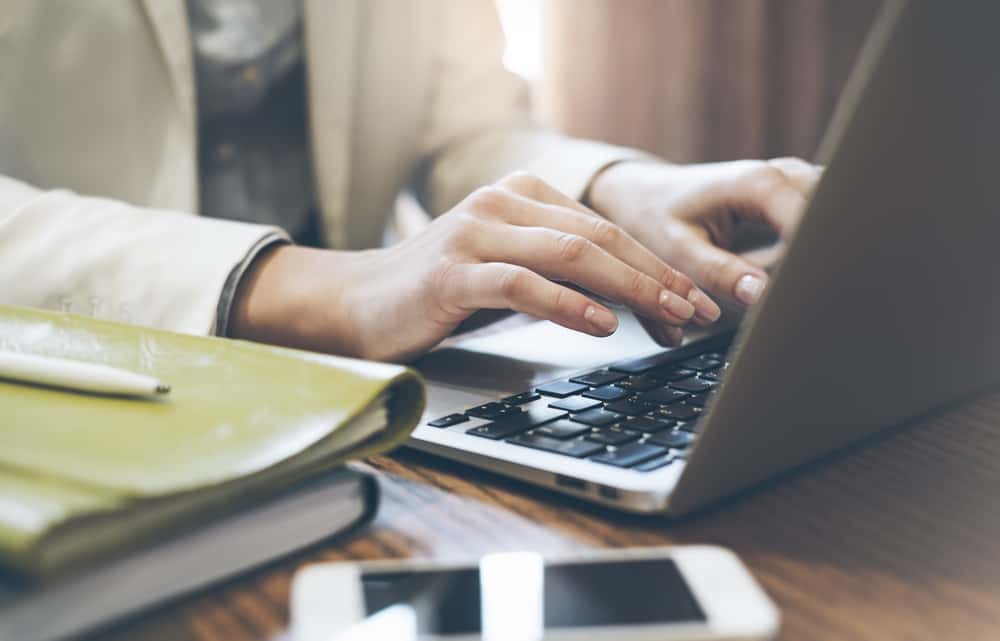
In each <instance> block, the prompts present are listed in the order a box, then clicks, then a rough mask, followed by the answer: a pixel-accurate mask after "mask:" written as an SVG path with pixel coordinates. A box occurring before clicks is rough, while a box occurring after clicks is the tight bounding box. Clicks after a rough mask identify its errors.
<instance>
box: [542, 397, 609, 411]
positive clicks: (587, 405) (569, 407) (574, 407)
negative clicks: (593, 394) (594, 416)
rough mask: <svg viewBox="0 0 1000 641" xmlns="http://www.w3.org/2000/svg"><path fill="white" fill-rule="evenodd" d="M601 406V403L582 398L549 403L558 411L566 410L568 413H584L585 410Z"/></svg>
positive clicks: (570, 398) (562, 399) (563, 399)
mask: <svg viewBox="0 0 1000 641" xmlns="http://www.w3.org/2000/svg"><path fill="white" fill-rule="evenodd" d="M600 406H601V402H600V401H595V400H594V399H592V398H583V397H582V396H570V397H569V398H561V399H559V400H558V401H553V402H551V403H549V407H554V408H556V409H557V410H566V411H567V412H582V411H583V410H589V409H593V408H595V407H600Z"/></svg>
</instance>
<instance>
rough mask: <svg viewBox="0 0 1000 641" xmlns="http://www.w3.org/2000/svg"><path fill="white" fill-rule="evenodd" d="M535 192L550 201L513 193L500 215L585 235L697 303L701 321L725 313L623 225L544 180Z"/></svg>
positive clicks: (529, 224) (523, 223)
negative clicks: (561, 192)
mask: <svg viewBox="0 0 1000 641" xmlns="http://www.w3.org/2000/svg"><path fill="white" fill-rule="evenodd" d="M534 193H536V194H539V195H540V196H541V197H542V198H546V199H548V200H547V201H539V200H532V199H531V198H529V197H526V196H524V195H521V194H520V193H511V194H510V196H509V198H508V201H509V202H508V203H507V205H506V206H505V207H504V208H503V212H502V213H501V212H498V216H499V217H500V218H501V219H502V220H504V222H507V223H510V224H512V225H518V226H524V227H548V228H551V229H555V230H559V231H562V232H566V233H569V234H574V235H576V236H581V237H583V238H586V239H587V240H588V241H590V242H591V243H593V244H595V245H597V246H598V247H600V248H601V249H603V250H604V251H605V252H607V253H608V254H610V255H612V256H614V257H615V258H617V259H618V260H620V261H621V262H623V263H625V264H626V265H628V266H630V267H632V268H633V269H635V270H638V271H640V272H642V273H644V274H646V275H647V276H649V277H650V278H652V279H654V280H655V281H656V282H658V283H659V284H660V285H661V286H662V287H664V288H666V289H668V290H670V291H671V292H673V293H675V294H678V295H679V296H680V297H681V298H683V299H685V300H686V301H687V302H689V303H690V304H691V305H693V306H694V309H695V318H696V320H697V321H698V322H700V323H702V324H708V323H712V322H714V321H716V320H718V319H719V316H720V315H721V314H722V311H721V310H720V309H719V306H718V305H716V304H715V302H714V301H713V300H712V299H711V298H709V297H708V295H706V294H705V293H704V292H703V291H701V289H700V288H699V287H697V286H696V285H695V284H694V282H693V281H692V280H691V279H690V278H688V277H687V276H686V275H685V274H683V273H681V272H679V271H678V270H676V269H674V268H673V267H671V266H670V265H667V264H666V263H664V262H663V261H662V260H660V258H659V257H657V256H656V254H654V253H653V252H651V251H650V250H649V249H648V248H646V247H645V246H644V245H642V244H641V243H639V242H638V241H637V240H635V239H634V238H632V237H631V236H630V235H628V233H626V232H625V231H624V230H622V229H621V228H620V227H618V226H617V225H614V224H612V223H611V222H609V221H607V220H605V219H604V218H600V217H597V216H595V215H592V214H587V213H584V212H586V211H589V210H587V209H586V208H585V207H583V205H579V203H576V206H575V207H570V206H569V205H573V201H572V199H569V197H567V196H564V195H562V194H560V193H559V192H558V191H556V190H555V189H553V188H551V187H549V186H548V185H546V184H545V183H541V184H540V185H536V186H535V188H534ZM559 202H565V203H566V205H561V204H559ZM581 210H582V211H581ZM581 284H582V283H581Z"/></svg>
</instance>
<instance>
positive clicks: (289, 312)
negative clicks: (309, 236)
mask: <svg viewBox="0 0 1000 641" xmlns="http://www.w3.org/2000/svg"><path fill="white" fill-rule="evenodd" d="M354 255H357V254H354ZM351 256H352V253H351V252H338V251H329V250H319V249H311V248H307V247H298V246H294V245H288V244H281V245H272V246H270V247H268V248H266V249H265V250H264V251H262V252H261V253H260V254H259V255H258V256H257V257H256V259H255V260H254V261H253V262H252V263H251V264H250V265H249V267H248V268H247V270H246V272H245V273H244V275H243V278H242V279H241V281H240V283H239V286H238V287H237V288H236V291H235V294H234V297H233V303H232V311H231V314H230V318H229V330H228V336H230V337H232V338H242V339H247V340H252V341H258V342H262V343H272V344H275V345H284V346H286V347H296V348H301V349H309V350H314V351H323V352H328V353H333V354H341V355H345V356H356V355H359V354H360V350H359V341H358V337H357V330H356V325H355V324H354V322H353V319H352V310H353V309H354V308H355V306H354V305H353V304H351V303H350V302H349V301H348V300H347V296H348V293H349V292H348V291H347V289H348V287H350V286H351V285H356V284H357V283H356V282H354V281H355V280H357V279H356V277H355V276H352V275H351V274H352V272H351V267H350V265H349V263H350V262H351V261H350V260H349V258H350V257H351Z"/></svg>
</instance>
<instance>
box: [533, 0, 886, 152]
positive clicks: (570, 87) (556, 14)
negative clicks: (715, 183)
mask: <svg viewBox="0 0 1000 641" xmlns="http://www.w3.org/2000/svg"><path fill="white" fill-rule="evenodd" d="M544 1H545V5H544V10H545V20H544V24H545V39H544V46H545V53H544V60H545V74H544V78H545V80H544V83H543V86H542V88H541V105H540V108H541V112H542V114H543V117H544V118H545V119H546V120H547V121H548V122H549V123H550V124H553V125H555V126H556V127H558V128H559V129H561V130H563V131H566V132H567V133H569V134H571V135H574V136H582V137H587V138H596V139H600V140H606V141H609V142H613V143H618V144H624V145H629V146H633V147H638V148H642V149H646V150H648V151H651V152H653V153H656V154H658V155H660V156H663V157H665V158H668V159H670V160H674V161H678V162H696V161H708V160H724V159H733V158H744V157H747V158H749V157H774V156H782V155H797V156H802V157H805V158H813V157H814V155H815V152H816V149H817V147H818V145H819V142H820V139H821V137H822V134H823V131H824V129H825V127H826V124H827V122H828V120H829V119H830V116H831V114H832V111H833V108H834V106H835V103H836V99H837V96H838V95H839V93H840V90H841V89H842V88H843V85H844V82H845V81H846V79H847V76H848V74H849V72H850V69H851V67H852V65H853V63H854V61H855V59H856V57H857V54H858V51H859V50H860V47H861V45H862V44H863V42H864V39H865V35H866V33H867V31H868V28H869V27H870V25H871V23H872V21H873V19H874V17H875V16H876V15H877V13H878V9H879V6H880V2H878V1H877V0H544Z"/></svg>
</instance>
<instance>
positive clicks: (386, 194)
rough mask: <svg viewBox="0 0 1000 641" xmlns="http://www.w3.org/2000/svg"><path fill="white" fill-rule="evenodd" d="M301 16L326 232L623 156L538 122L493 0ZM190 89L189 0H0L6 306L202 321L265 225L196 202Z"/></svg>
mask: <svg viewBox="0 0 1000 641" xmlns="http://www.w3.org/2000/svg"><path fill="white" fill-rule="evenodd" d="M305 25H306V29H305V31H306V49H307V69H308V79H309V108H310V127H311V132H312V153H313V157H314V163H313V164H314V167H315V171H316V180H317V185H318V190H319V199H320V208H321V211H322V216H323V222H324V227H325V234H326V239H327V241H328V243H329V244H330V245H331V246H332V247H341V248H364V247H371V246H374V245H377V244H378V242H379V240H380V238H381V234H382V230H383V228H384V225H385V222H386V217H387V215H388V214H389V212H390V211H391V209H392V204H393V201H394V198H395V196H396V195H397V193H398V191H399V190H400V188H401V187H403V186H404V185H406V184H410V183H412V184H414V185H415V186H416V188H417V189H418V191H419V192H420V193H422V194H423V195H424V198H425V202H426V204H427V206H428V207H429V208H430V209H432V210H433V211H435V212H439V211H443V210H445V209H446V208H448V207H450V206H451V205H452V204H454V203H455V202H457V201H458V200H460V199H461V198H462V197H464V196H465V195H466V194H468V193H469V192H470V191H472V190H474V189H475V188H476V187H478V186H481V185H483V184H486V183H489V182H490V181H493V180H494V179H496V178H498V177H500V176H502V175H504V174H506V173H509V172H510V171H513V170H515V169H523V170H527V171H531V172H533V173H536V174H538V175H540V176H542V177H543V178H545V179H546V180H548V181H549V182H551V183H553V184H554V185H556V186H557V187H558V188H560V189H562V190H563V191H565V192H567V193H569V194H571V195H574V196H579V195H580V194H581V192H582V191H583V190H584V188H585V186H586V184H587V183H588V182H589V180H590V178H591V177H592V176H593V174H594V173H595V172H596V171H597V170H598V169H600V168H601V167H603V166H605V165H606V164H608V163H610V162H612V161H614V160H616V159H619V158H623V157H627V156H629V155H631V154H632V153H633V152H630V151H628V150H623V149H618V148H613V147H608V146H605V145H600V144H596V143H592V142H583V141H574V140H569V139H567V138H564V137H560V136H558V135H554V134H552V133H547V132H544V131H541V130H539V129H537V128H534V127H533V126H532V124H531V122H530V119H529V117H528V111H527V109H526V107H527V101H526V92H525V87H524V85H523V83H522V82H521V81H520V80H519V79H517V78H516V77H515V76H513V75H511V74H509V73H508V72H506V71H505V70H504V69H503V67H502V65H501V62H500V61H501V54H502V45H503V41H502V35H501V32H500V28H499V24H498V21H497V18H496V12H495V9H494V7H493V3H492V1H491V0H306V2H305ZM194 92H195V82H194V78H193V69H192V60H191V43H190V34H189V33H188V27H187V17H186V15H185V5H184V0H87V1H86V2H79V1H77V0H0V303H6V304H21V305H30V306H36V307H45V308H50V309H65V310H70V311H74V312H82V313H88V314H93V315H97V316H102V317H107V318H112V319H117V320H124V321H129V322H135V323H140V324H146V325H154V326H159V327H165V328H169V329H174V330H178V331H186V332H196V333H205V332H210V331H213V328H214V325H213V323H214V319H215V311H216V307H217V305H218V301H219V296H220V292H221V291H222V288H223V285H224V283H225V281H226V278H227V276H228V275H229V274H230V273H231V272H232V271H233V270H234V268H235V267H237V266H238V265H239V264H240V263H241V261H243V260H244V259H245V257H246V256H247V255H248V253H250V252H251V251H252V249H253V248H254V247H255V246H256V245H258V244H259V243H261V242H262V240H263V239H265V238H267V236H268V235H269V234H274V233H275V230H273V229H269V228H265V227H260V226H256V225H246V224H241V223H234V222H229V221H218V220H211V219H207V218H201V217H198V216H196V215H192V214H196V213H197V212H198V189H197V185H198V182H197V171H198V167H197V126H196V125H197V117H198V115H197V113H196V107H195V104H196V101H195V94H194ZM335 277H336V276H335V275H331V278H335Z"/></svg>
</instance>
